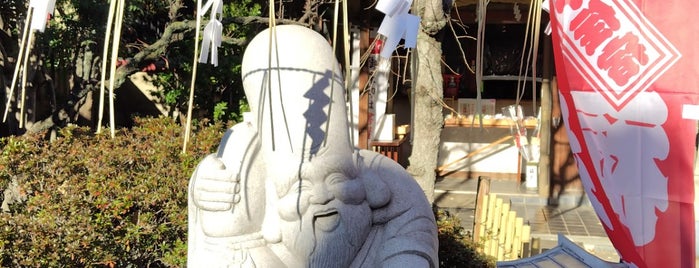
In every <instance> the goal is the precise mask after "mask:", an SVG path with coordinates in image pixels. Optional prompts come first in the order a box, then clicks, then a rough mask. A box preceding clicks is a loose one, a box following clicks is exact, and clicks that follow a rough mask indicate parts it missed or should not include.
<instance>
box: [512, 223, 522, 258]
mask: <svg viewBox="0 0 699 268" xmlns="http://www.w3.org/2000/svg"><path fill="white" fill-rule="evenodd" d="M523 225H524V219H522V218H521V217H517V218H516V219H515V230H514V236H513V239H512V255H511V257H512V259H518V258H521V257H522V256H521V254H522V227H524V226H523Z"/></svg>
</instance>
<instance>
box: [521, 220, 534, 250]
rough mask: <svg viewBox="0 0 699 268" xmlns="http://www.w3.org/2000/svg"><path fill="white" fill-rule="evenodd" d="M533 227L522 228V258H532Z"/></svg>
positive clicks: (525, 226)
mask: <svg viewBox="0 0 699 268" xmlns="http://www.w3.org/2000/svg"><path fill="white" fill-rule="evenodd" d="M531 228H532V227H531V226H529V225H524V226H522V257H523V258H526V257H529V256H531V254H532V250H531Z"/></svg>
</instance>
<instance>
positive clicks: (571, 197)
mask: <svg viewBox="0 0 699 268" xmlns="http://www.w3.org/2000/svg"><path fill="white" fill-rule="evenodd" d="M477 185H478V179H477V178H461V177H445V178H438V180H437V182H436V185H435V204H436V205H437V207H440V208H444V209H447V210H448V211H450V212H452V213H453V214H455V215H456V216H457V217H458V218H459V219H460V220H461V223H462V225H463V227H464V228H465V229H466V230H468V231H469V232H471V231H472V229H473V220H474V217H473V214H474V210H475V200H476V189H477ZM490 193H495V194H497V196H498V197H499V198H502V199H503V201H505V202H509V203H510V206H511V210H513V211H515V212H517V216H518V217H522V218H523V219H524V224H528V225H530V226H531V233H532V234H531V236H532V238H534V239H536V240H538V243H539V248H541V251H545V250H547V249H550V248H553V247H555V246H556V245H557V234H558V233H561V234H564V235H565V236H566V237H568V239H570V240H571V241H573V242H575V243H577V244H578V245H580V246H581V247H582V248H584V249H585V250H587V251H588V252H590V253H592V254H594V255H596V256H597V257H599V258H601V259H603V260H606V261H611V262H618V261H619V256H618V255H617V253H616V250H615V249H614V247H613V246H612V244H611V242H609V239H608V238H607V235H606V234H605V232H604V229H603V227H602V224H601V223H600V221H599V219H598V218H597V215H596V214H595V212H594V210H593V208H592V207H591V205H590V202H589V200H588V199H587V198H586V197H585V195H583V194H582V193H565V194H563V195H561V196H559V197H558V198H557V199H556V200H554V202H558V205H557V206H551V205H547V203H548V200H547V198H543V197H540V196H539V195H538V194H537V193H536V192H535V191H531V190H527V189H526V188H525V187H524V186H523V185H520V184H519V183H518V182H516V181H507V180H491V182H490ZM537 253H540V252H533V254H537Z"/></svg>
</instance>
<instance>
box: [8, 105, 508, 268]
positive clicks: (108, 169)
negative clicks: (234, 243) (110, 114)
mask: <svg viewBox="0 0 699 268" xmlns="http://www.w3.org/2000/svg"><path fill="white" fill-rule="evenodd" d="M135 121H136V124H135V126H134V127H133V128H132V129H129V130H126V129H124V130H118V131H117V133H116V138H114V139H111V138H110V137H109V131H108V130H106V131H104V132H103V133H101V134H94V133H93V132H92V130H90V129H87V128H78V127H67V128H64V129H62V130H61V131H60V135H59V138H58V139H57V140H55V141H53V142H48V141H47V140H45V139H44V137H43V136H42V135H25V136H22V137H7V138H1V139H0V149H2V153H0V194H2V195H0V200H2V201H4V203H11V204H9V206H7V207H6V209H7V210H8V211H6V212H0V266H2V267H18V266H21V267H84V266H90V267H94V266H101V267H167V266H170V267H184V266H185V264H186V256H187V245H186V241H187V238H186V237H187V184H188V181H189V176H190V174H191V173H192V171H193V170H194V167H195V166H196V164H197V163H198V162H199V161H200V160H201V159H202V158H203V157H204V156H206V155H207V154H209V153H211V152H213V151H215V150H216V146H217V145H218V143H219V142H220V139H221V136H222V134H223V132H224V130H225V127H224V126H223V125H221V124H213V125H210V124H207V123H206V122H202V123H200V124H198V125H197V126H195V128H194V130H193V136H192V139H191V140H190V143H189V146H188V152H187V154H181V150H182V136H181V133H182V127H181V126H180V125H178V124H176V123H175V122H173V121H172V120H171V119H168V118H157V119H153V118H137V119H136V120H135ZM5 189H9V190H5ZM3 190H5V191H4V193H3ZM435 213H436V214H435V215H436V217H437V222H438V227H439V243H440V250H439V258H440V266H441V267H492V266H494V262H493V261H492V260H491V259H487V258H485V257H483V256H482V255H479V254H478V253H476V252H475V250H474V248H475V245H473V244H472V243H470V238H469V237H468V236H466V235H465V234H464V230H463V228H462V227H461V223H460V222H459V221H458V219H457V218H455V217H453V216H452V215H449V214H448V213H446V212H445V211H442V210H438V211H435Z"/></svg>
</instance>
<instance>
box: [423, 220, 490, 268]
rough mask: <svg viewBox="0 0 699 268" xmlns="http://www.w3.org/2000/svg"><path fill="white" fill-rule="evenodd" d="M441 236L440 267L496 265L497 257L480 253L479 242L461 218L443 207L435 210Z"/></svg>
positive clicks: (439, 235)
mask: <svg viewBox="0 0 699 268" xmlns="http://www.w3.org/2000/svg"><path fill="white" fill-rule="evenodd" d="M434 215H435V218H436V219H437V235H438V237H439V267H449V268H451V267H459V268H464V267H469V268H470V267H474V268H476V267H479V268H480V267H495V259H494V258H492V257H488V256H486V255H483V254H481V253H478V251H477V248H478V247H479V246H478V245H477V244H475V243H474V242H473V240H472V239H471V236H469V235H468V234H466V231H465V230H464V228H463V227H462V226H461V221H460V220H459V218H457V217H455V216H453V215H451V214H450V213H449V211H447V210H443V209H435V210H434Z"/></svg>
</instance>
